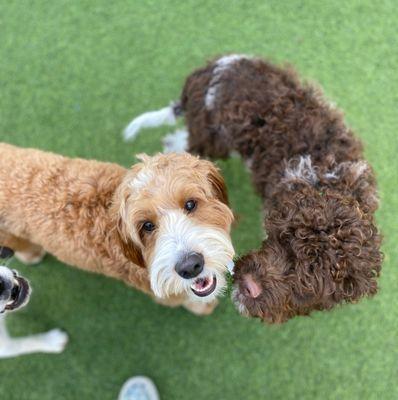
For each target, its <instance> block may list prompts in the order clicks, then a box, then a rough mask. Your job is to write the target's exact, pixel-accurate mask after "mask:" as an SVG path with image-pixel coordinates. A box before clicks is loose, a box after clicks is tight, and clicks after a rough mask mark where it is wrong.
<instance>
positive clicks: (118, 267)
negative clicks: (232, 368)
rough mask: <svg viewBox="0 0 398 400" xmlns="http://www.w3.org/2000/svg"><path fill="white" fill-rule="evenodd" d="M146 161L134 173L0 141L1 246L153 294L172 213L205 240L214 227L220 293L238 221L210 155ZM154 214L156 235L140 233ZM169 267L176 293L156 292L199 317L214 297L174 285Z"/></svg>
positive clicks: (213, 263) (171, 278)
mask: <svg viewBox="0 0 398 400" xmlns="http://www.w3.org/2000/svg"><path fill="white" fill-rule="evenodd" d="M141 160H142V162H140V163H138V164H136V165H134V166H133V167H132V168H131V169H130V170H127V169H125V168H123V167H121V166H119V165H116V164H111V163H104V162H98V161H93V160H82V159H70V158H66V157H63V156H60V155H56V154H52V153H46V152H43V151H39V150H34V149H22V148H18V147H14V146H11V145H8V144H0V245H6V246H10V247H13V248H14V249H15V250H16V256H17V257H18V258H20V259H21V260H22V261H25V262H37V261H39V260H40V259H41V258H42V256H43V255H44V253H45V252H49V253H51V254H53V255H55V256H56V257H57V258H58V259H59V260H61V261H63V262H65V263H67V264H71V265H74V266H77V267H79V268H82V269H85V270H88V271H92V272H97V273H101V274H104V275H107V276H111V277H114V278H117V279H121V280H123V281H124V282H126V283H127V284H129V285H132V286H134V287H136V288H138V289H140V290H142V291H144V292H146V293H148V294H150V295H152V296H153V294H154V291H153V290H154V286H153V285H152V286H151V274H152V264H153V262H154V261H153V260H154V258H156V256H157V252H159V251H161V249H158V248H157V247H156V245H157V243H158V241H159V240H160V239H159V238H161V235H162V228H163V224H165V223H166V222H165V221H166V219H167V218H168V215H169V214H170V213H172V214H173V216H174V218H177V219H178V220H179V221H180V222H181V221H182V222H181V226H185V229H186V230H189V229H191V231H193V230H194V228H195V227H196V228H195V229H196V231H194V232H193V233H192V235H193V236H195V232H200V234H201V235H202V236H201V238H202V241H206V238H207V237H206V233H207V232H208V233H209V235H210V234H211V235H212V236H211V240H212V243H217V244H218V245H219V247H218V248H217V249H218V250H219V253H218V254H216V255H209V256H206V254H207V253H206V249H201V251H202V252H203V254H204V257H205V262H206V265H205V268H206V267H207V268H208V269H210V270H211V271H213V269H214V270H215V272H214V273H215V274H218V273H219V274H220V279H219V280H218V282H219V285H220V288H219V291H218V292H220V291H221V290H222V288H223V285H224V286H225V283H223V281H222V275H223V273H224V272H225V271H224V269H225V268H226V267H225V265H220V264H222V263H223V262H219V263H218V264H217V261H219V259H220V257H221V258H222V257H224V258H222V259H227V261H225V263H227V262H228V260H229V259H232V257H233V248H232V245H231V244H230V238H229V230H230V225H231V223H232V219H233V217H232V213H231V211H230V209H229V208H228V206H227V201H228V200H227V194H226V189H225V185H224V181H223V179H222V177H221V175H220V174H219V172H218V170H217V169H216V168H215V166H214V165H213V164H212V163H210V162H209V161H205V160H200V159H199V158H197V157H195V156H191V155H189V154H181V155H177V154H175V155H171V154H169V155H162V154H159V155H156V156H153V157H148V156H142V157H141ZM187 199H195V201H196V202H197V204H198V206H197V210H195V212H194V213H191V214H190V215H187V214H186V213H184V208H183V207H184V202H185V201H187ZM148 220H150V221H151V223H153V224H154V226H155V227H156V229H154V230H153V231H152V232H145V231H143V229H142V225H143V223H144V222H145V221H148ZM184 224H185V225H184ZM187 225H189V226H188V227H187ZM171 239H173V238H171ZM171 239H170V240H171ZM217 240H219V241H218V242H217ZM220 241H221V244H220V243H219V242H220ZM197 246H199V247H200V244H198V245H197ZM198 251H199V250H198ZM220 254H221V255H220ZM173 256H174V255H173ZM169 258H170V257H169ZM168 260H169V259H168ZM163 261H164V259H163ZM164 262H165V261H164ZM207 264H208V265H207ZM163 267H165V266H164V265H163ZM166 267H167V268H169V270H168V271H167V273H168V277H167V279H168V281H167V282H166V283H168V284H169V288H170V290H169V291H168V292H167V291H166V290H163V291H161V289H162V288H157V292H156V293H155V294H157V295H158V294H159V293H161V294H162V295H161V296H157V297H160V298H159V301H161V302H162V303H163V304H166V305H180V304H182V305H184V306H186V307H187V308H189V309H190V310H191V311H193V312H196V313H199V314H204V313H208V312H211V310H212V309H213V308H214V306H215V304H216V300H215V297H213V298H211V299H210V298H209V303H207V304H206V303H204V302H203V299H196V298H195V296H193V295H191V296H190V294H191V293H190V292H189V291H188V288H187V287H185V286H184V287H182V285H181V284H180V286H178V285H177V283H178V282H179V280H178V279H179V277H178V276H177V274H175V273H174V265H167V266H166ZM225 270H226V269H225ZM217 276H218V275H217ZM165 280H166V278H164V281H165ZM162 282H163V281H162ZM176 282H177V283H176ZM152 283H153V282H152ZM171 283H174V286H172V284H171ZM155 284H156V282H155ZM177 286H178V287H177ZM196 300H198V301H197V303H198V304H196Z"/></svg>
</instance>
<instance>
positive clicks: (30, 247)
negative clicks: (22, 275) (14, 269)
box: [0, 229, 46, 264]
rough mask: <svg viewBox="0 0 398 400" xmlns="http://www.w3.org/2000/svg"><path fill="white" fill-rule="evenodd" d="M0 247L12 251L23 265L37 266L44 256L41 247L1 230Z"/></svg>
mask: <svg viewBox="0 0 398 400" xmlns="http://www.w3.org/2000/svg"><path fill="white" fill-rule="evenodd" d="M0 246H5V247H9V248H10V249H13V250H14V251H15V257H16V258H17V259H18V260H19V261H21V262H23V263H24V264H37V263H39V262H40V261H41V260H42V259H43V257H44V256H45V254H46V252H45V251H44V249H43V248H42V247H41V246H39V245H37V244H34V243H31V242H29V240H26V239H22V238H20V237H17V236H14V235H12V234H11V233H8V232H7V231H5V230H2V229H0Z"/></svg>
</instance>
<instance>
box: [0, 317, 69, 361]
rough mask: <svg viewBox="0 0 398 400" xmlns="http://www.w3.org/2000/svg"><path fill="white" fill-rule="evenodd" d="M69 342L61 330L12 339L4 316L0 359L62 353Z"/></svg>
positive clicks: (2, 319) (1, 327)
mask: <svg viewBox="0 0 398 400" xmlns="http://www.w3.org/2000/svg"><path fill="white" fill-rule="evenodd" d="M67 342H68V335H67V334H66V333H65V332H62V331H61V330H59V329H53V330H51V331H48V332H46V333H40V334H37V335H31V336H26V337H22V338H11V337H10V336H9V334H8V332H7V329H6V326H5V321H4V316H1V317H0V358H9V357H16V356H20V355H23V354H30V353H61V352H62V351H63V350H64V348H65V346H66V344H67Z"/></svg>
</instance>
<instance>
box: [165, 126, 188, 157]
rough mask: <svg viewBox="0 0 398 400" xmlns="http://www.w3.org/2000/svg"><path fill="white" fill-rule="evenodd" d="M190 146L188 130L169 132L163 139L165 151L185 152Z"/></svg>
mask: <svg viewBox="0 0 398 400" xmlns="http://www.w3.org/2000/svg"><path fill="white" fill-rule="evenodd" d="M187 148H188V131H187V130H185V129H178V130H176V131H175V132H174V133H169V134H168V135H167V136H165V137H164V139H163V151H164V153H184V152H186V151H187Z"/></svg>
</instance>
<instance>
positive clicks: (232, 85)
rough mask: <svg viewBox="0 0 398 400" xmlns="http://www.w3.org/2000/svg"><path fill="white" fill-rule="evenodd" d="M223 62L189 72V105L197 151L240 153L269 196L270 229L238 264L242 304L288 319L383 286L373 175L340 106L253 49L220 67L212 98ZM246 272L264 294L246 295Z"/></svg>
mask: <svg viewBox="0 0 398 400" xmlns="http://www.w3.org/2000/svg"><path fill="white" fill-rule="evenodd" d="M216 63H217V61H215V62H211V63H210V64H208V65H207V66H206V67H205V68H202V69H200V70H197V71H195V72H194V73H193V74H191V75H190V76H189V77H188V79H187V81H186V84H185V87H184V90H183V93H182V97H181V105H182V109H183V110H184V111H185V117H186V121H187V125H188V129H189V132H190V135H189V151H191V152H194V153H198V154H200V155H208V156H217V157H226V156H228V155H229V154H230V153H231V151H232V150H235V151H237V152H239V154H240V155H241V156H242V158H243V159H244V160H245V161H246V163H247V164H248V165H249V166H250V170H251V172H252V176H253V182H254V184H255V186H256V188H257V190H258V192H259V193H260V195H261V196H262V198H263V199H264V208H265V212H266V213H265V214H266V217H265V231H266V233H267V238H266V240H264V242H263V244H262V247H261V249H260V250H258V251H255V252H252V253H250V254H249V255H247V256H244V257H242V258H241V259H240V260H239V261H238V263H237V265H236V268H235V271H236V275H235V278H234V280H235V287H236V289H235V292H234V293H235V294H234V297H235V301H236V302H237V303H238V306H239V307H240V308H241V310H244V312H247V313H248V314H249V315H251V316H258V317H260V318H262V319H263V320H266V321H268V322H284V321H286V320H288V319H289V318H291V317H293V316H295V315H306V314H309V313H310V312H311V311H313V310H323V309H330V308H332V307H333V306H335V305H336V304H339V303H341V302H354V301H357V300H358V299H360V298H361V297H363V296H367V295H373V294H375V293H376V291H377V281H376V278H377V277H378V275H379V273H380V269H381V261H382V255H381V253H380V242H381V239H380V235H379V234H378V231H377V228H376V226H375V220H374V212H375V210H376V208H377V198H376V185H375V180H374V174H373V171H372V169H371V168H370V167H369V166H368V165H367V164H366V163H365V162H364V161H363V152H362V145H361V143H360V141H359V140H358V139H357V138H355V137H354V136H353V133H352V131H351V130H350V129H349V128H348V127H347V126H346V124H345V123H344V119H343V115H342V113H341V112H340V111H338V110H336V109H335V108H333V107H332V106H331V105H330V104H328V103H327V102H326V101H325V99H324V98H323V97H322V94H321V92H320V90H319V89H317V88H315V87H314V86H311V85H306V84H302V83H301V82H300V81H299V79H298V78H297V76H296V74H295V72H294V71H293V70H292V69H290V68H287V69H282V68H279V67H277V66H274V65H272V64H270V63H267V62H264V61H262V60H260V59H247V58H240V59H238V60H236V61H235V62H233V63H231V65H230V66H229V67H228V68H226V69H225V70H224V71H223V72H222V74H221V75H220V77H219V78H218V80H217V82H216V86H217V88H216V91H215V96H214V97H215V98H214V102H213V104H212V106H211V107H208V106H206V104H204V101H205V100H206V95H207V92H208V90H209V86H208V85H209V83H210V82H211V79H212V74H213V73H214V69H215V68H216V65H217V64H216ZM306 156H309V157H307V158H305V157H306ZM300 163H301V166H300ZM245 274H251V276H252V277H253V278H254V280H255V282H257V284H258V285H259V286H260V287H261V289H262V293H261V294H260V295H259V296H258V297H256V298H251V297H250V296H247V292H245V279H244V275H245Z"/></svg>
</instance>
